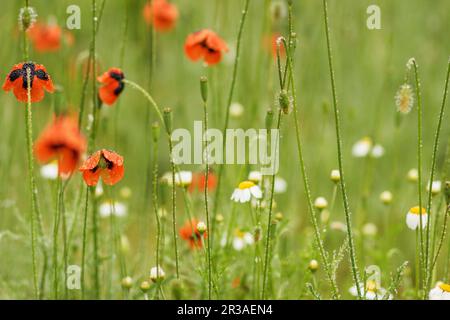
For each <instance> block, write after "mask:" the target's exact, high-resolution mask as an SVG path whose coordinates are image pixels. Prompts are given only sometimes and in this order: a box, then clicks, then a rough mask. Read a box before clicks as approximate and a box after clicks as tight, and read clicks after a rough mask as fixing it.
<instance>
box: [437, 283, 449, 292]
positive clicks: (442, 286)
mask: <svg viewBox="0 0 450 320" xmlns="http://www.w3.org/2000/svg"><path fill="white" fill-rule="evenodd" d="M439 288H441V290H442V291H445V292H450V284H446V283H441V284H440V285H439Z"/></svg>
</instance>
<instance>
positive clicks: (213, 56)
mask: <svg viewBox="0 0 450 320" xmlns="http://www.w3.org/2000/svg"><path fill="white" fill-rule="evenodd" d="M224 51H225V52H226V51H228V46H227V44H226V42H225V41H224V40H222V39H221V38H220V37H219V36H218V35H217V34H216V33H214V32H213V31H211V30H207V29H204V30H201V31H198V32H194V33H191V34H190V35H188V37H187V39H186V42H185V44H184V52H185V53H186V55H187V56H188V58H189V59H191V60H192V61H197V60H199V59H203V60H204V61H205V62H206V63H207V64H210V65H212V64H216V63H219V62H220V60H221V59H222V52H224Z"/></svg>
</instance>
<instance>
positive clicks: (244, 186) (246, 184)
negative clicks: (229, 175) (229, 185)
mask: <svg viewBox="0 0 450 320" xmlns="http://www.w3.org/2000/svg"><path fill="white" fill-rule="evenodd" d="M254 186H255V183H253V182H251V181H243V182H241V183H239V186H238V188H239V189H241V190H244V189H249V188H251V187H254Z"/></svg>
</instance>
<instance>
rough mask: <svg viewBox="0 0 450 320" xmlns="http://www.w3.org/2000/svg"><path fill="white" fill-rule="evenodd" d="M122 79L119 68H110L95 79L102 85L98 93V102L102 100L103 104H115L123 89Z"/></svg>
mask: <svg viewBox="0 0 450 320" xmlns="http://www.w3.org/2000/svg"><path fill="white" fill-rule="evenodd" d="M124 78H125V76H124V75H123V72H122V70H120V69H119V68H110V69H109V70H108V71H106V72H105V73H104V74H103V75H101V76H100V77H98V78H97V80H98V81H99V82H100V83H102V84H103V86H102V87H101V88H100V89H99V93H98V95H99V97H100V100H102V102H103V103H105V104H107V105H112V104H113V103H114V102H116V100H117V98H118V97H119V95H120V93H121V92H122V91H123V89H124V87H125V84H124V83H123V81H122V80H123V79H124Z"/></svg>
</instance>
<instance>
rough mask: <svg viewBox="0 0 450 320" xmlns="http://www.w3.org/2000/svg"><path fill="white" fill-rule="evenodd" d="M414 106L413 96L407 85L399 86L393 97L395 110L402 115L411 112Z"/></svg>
mask: <svg viewBox="0 0 450 320" xmlns="http://www.w3.org/2000/svg"><path fill="white" fill-rule="evenodd" d="M413 104H414V94H413V91H412V88H411V86H410V85H409V84H407V83H405V84H402V85H401V86H400V89H398V91H397V93H396V95H395V105H396V106H397V110H398V111H399V112H401V113H403V114H407V113H409V112H410V111H411V109H412V107H413Z"/></svg>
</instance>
